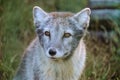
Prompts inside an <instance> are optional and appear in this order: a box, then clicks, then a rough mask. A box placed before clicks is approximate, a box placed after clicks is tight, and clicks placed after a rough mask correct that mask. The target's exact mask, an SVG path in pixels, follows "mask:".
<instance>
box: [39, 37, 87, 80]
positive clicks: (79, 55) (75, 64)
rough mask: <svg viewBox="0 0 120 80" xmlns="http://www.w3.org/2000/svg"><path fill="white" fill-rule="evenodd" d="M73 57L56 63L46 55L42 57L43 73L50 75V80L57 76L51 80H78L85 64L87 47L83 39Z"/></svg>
mask: <svg viewBox="0 0 120 80" xmlns="http://www.w3.org/2000/svg"><path fill="white" fill-rule="evenodd" d="M72 54H73V55H72V56H71V57H70V58H69V59H66V60H59V61H54V60H50V59H48V58H47V57H46V56H45V55H41V58H42V62H41V63H43V64H42V69H41V70H42V71H43V72H44V74H45V75H46V74H48V75H47V76H48V78H50V77H51V76H55V77H56V78H55V79H53V78H51V79H50V80H61V78H63V79H62V80H66V79H67V80H77V79H78V77H80V74H81V72H82V71H83V68H84V64H85V55H86V52H85V46H84V43H83V40H82V39H81V40H80V42H79V45H78V47H77V48H76V49H75V51H74V52H73V53H72Z"/></svg>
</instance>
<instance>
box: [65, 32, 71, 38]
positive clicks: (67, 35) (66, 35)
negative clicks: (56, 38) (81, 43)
mask: <svg viewBox="0 0 120 80" xmlns="http://www.w3.org/2000/svg"><path fill="white" fill-rule="evenodd" d="M70 36H71V34H70V33H64V36H63V37H65V38H68V37H70Z"/></svg>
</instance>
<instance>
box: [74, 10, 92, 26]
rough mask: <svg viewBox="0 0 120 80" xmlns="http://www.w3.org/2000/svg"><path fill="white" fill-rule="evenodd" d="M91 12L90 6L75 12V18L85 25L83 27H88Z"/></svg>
mask: <svg viewBox="0 0 120 80" xmlns="http://www.w3.org/2000/svg"><path fill="white" fill-rule="evenodd" d="M90 14H91V10H90V9H89V8H85V9H83V10H81V11H80V12H78V13H77V14H75V15H74V16H73V18H74V19H75V20H76V21H77V22H78V23H79V24H80V25H83V27H88V26H89V21H90Z"/></svg>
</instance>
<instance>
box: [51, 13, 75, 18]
mask: <svg viewBox="0 0 120 80" xmlns="http://www.w3.org/2000/svg"><path fill="white" fill-rule="evenodd" d="M49 15H51V16H53V17H54V18H67V17H71V16H73V15H74V14H73V13H71V12H51V13H49Z"/></svg>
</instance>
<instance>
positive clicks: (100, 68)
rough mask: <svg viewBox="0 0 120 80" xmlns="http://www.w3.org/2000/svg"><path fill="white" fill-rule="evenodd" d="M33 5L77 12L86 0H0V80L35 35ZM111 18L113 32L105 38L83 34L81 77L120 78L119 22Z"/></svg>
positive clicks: (13, 68)
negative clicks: (84, 58)
mask: <svg viewBox="0 0 120 80" xmlns="http://www.w3.org/2000/svg"><path fill="white" fill-rule="evenodd" d="M35 5H38V6H40V7H41V8H43V9H44V10H45V11H47V12H50V11H72V12H78V11H80V10H81V9H82V8H84V7H86V5H87V0H74V1H73V0H69V1H68V0H0V80H12V78H13V75H14V74H15V71H16V69H17V67H18V64H19V63H20V59H21V56H22V53H23V51H24V49H25V48H26V47H27V45H28V44H29V43H30V41H31V40H32V39H33V38H34V37H35V31H34V26H33V19H32V8H33V6H35ZM113 21H114V24H115V27H114V28H113V32H114V33H115V34H116V35H114V36H113V37H112V38H111V39H110V40H109V41H108V42H104V41H102V40H101V39H99V38H98V37H97V36H91V35H89V34H88V36H87V37H86V39H85V41H86V44H87V51H88V54H87V63H86V69H85V71H84V74H83V75H82V79H81V80H120V71H119V69H120V46H119V45H118V44H119V42H120V39H119V36H120V24H118V23H119V20H118V19H114V20H113ZM95 25H98V23H96V24H95ZM90 27H91V26H90Z"/></svg>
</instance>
